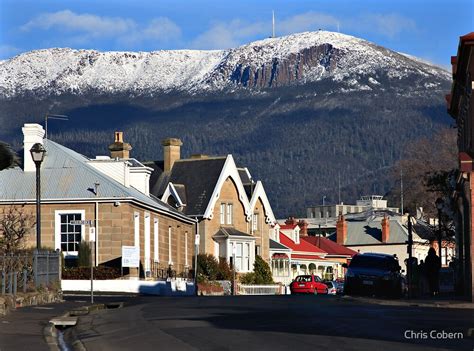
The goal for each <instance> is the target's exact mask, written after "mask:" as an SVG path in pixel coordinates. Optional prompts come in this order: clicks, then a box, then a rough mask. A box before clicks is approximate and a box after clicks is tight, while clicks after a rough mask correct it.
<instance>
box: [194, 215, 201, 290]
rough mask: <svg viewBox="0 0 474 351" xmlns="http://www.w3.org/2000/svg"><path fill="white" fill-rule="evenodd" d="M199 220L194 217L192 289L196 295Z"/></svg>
mask: <svg viewBox="0 0 474 351" xmlns="http://www.w3.org/2000/svg"><path fill="white" fill-rule="evenodd" d="M199 241H200V237H199V221H198V219H197V217H196V236H195V237H194V290H195V291H196V295H197V294H198V289H197V283H198V281H197V274H198V254H199Z"/></svg>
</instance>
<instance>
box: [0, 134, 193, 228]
mask: <svg viewBox="0 0 474 351" xmlns="http://www.w3.org/2000/svg"><path fill="white" fill-rule="evenodd" d="M44 147H45V149H46V151H47V153H46V156H45V159H44V161H43V163H42V164H41V198H42V200H43V201H54V200H92V199H94V200H95V199H104V198H107V199H110V198H112V199H114V198H116V199H117V200H119V199H130V200H136V201H139V202H141V203H143V204H145V205H148V206H151V207H153V208H156V209H158V210H161V211H166V212H170V214H173V215H174V216H179V217H181V218H184V219H186V220H188V221H189V220H190V218H188V217H186V216H185V215H183V214H182V213H180V212H178V211H176V210H175V209H174V208H172V207H171V206H169V205H167V204H165V203H163V202H162V201H160V200H158V199H156V198H154V197H153V198H152V197H149V196H146V195H145V194H143V193H141V192H140V191H138V190H136V189H135V188H133V187H126V186H124V185H122V184H120V183H119V182H117V181H115V180H113V179H112V178H110V177H107V176H106V175H105V174H103V173H101V172H100V171H98V170H96V169H95V168H93V167H92V166H91V165H89V164H88V163H87V161H89V159H88V158H87V157H85V156H83V155H81V154H79V153H77V152H75V151H73V150H71V149H68V148H66V147H64V146H62V145H60V144H57V143H55V142H53V141H50V140H46V139H45V140H44ZM94 183H99V184H100V185H99V187H98V196H97V197H96V196H95V194H94V192H93V191H92V190H93V189H94ZM35 199H36V173H35V172H23V170H22V169H20V168H19V167H16V168H12V169H6V170H3V171H0V202H11V201H34V200H35Z"/></svg>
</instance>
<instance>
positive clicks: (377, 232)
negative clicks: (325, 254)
mask: <svg viewBox="0 0 474 351" xmlns="http://www.w3.org/2000/svg"><path fill="white" fill-rule="evenodd" d="M329 238H330V239H331V240H333V241H335V240H336V234H333V235H331V236H330V237H329ZM407 240H408V231H407V229H406V228H405V227H403V226H402V225H401V223H400V222H399V221H397V220H392V219H391V220H390V235H389V238H388V244H404V243H405V242H406V241H407ZM381 243H382V223H381V221H380V220H378V219H376V220H373V221H365V220H364V221H347V239H346V242H345V243H344V245H345V246H351V245H371V244H381Z"/></svg>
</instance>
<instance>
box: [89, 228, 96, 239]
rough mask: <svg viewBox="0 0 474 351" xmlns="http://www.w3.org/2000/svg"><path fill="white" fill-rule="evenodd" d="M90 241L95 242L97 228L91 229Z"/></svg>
mask: <svg viewBox="0 0 474 351" xmlns="http://www.w3.org/2000/svg"><path fill="white" fill-rule="evenodd" d="M89 241H95V228H94V227H90V228H89Z"/></svg>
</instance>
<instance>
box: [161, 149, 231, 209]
mask: <svg viewBox="0 0 474 351" xmlns="http://www.w3.org/2000/svg"><path fill="white" fill-rule="evenodd" d="M225 161H226V158H225V157H212V158H205V159H186V160H177V161H175V163H174V165H173V168H172V170H171V172H170V173H169V176H168V177H162V179H161V180H160V181H161V182H162V183H166V184H164V187H163V185H160V188H163V189H165V188H166V186H167V184H168V183H169V182H171V183H173V184H181V186H182V189H181V193H183V192H184V194H185V196H184V197H185V198H186V208H185V209H184V211H185V213H186V214H188V215H202V214H204V211H205V210H206V207H207V205H208V204H209V202H210V200H211V196H212V191H213V190H214V187H215V186H216V183H217V180H218V179H219V176H220V174H221V172H222V168H223V167H224V164H225ZM153 187H154V188H155V185H153ZM153 194H154V195H157V196H159V197H161V196H162V195H163V193H161V194H160V193H153ZM180 195H181V194H180Z"/></svg>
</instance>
